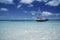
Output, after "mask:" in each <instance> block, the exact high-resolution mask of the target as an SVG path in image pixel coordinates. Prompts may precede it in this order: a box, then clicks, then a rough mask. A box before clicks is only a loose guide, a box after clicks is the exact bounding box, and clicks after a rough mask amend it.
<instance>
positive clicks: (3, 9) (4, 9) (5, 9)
mask: <svg viewBox="0 0 60 40" xmlns="http://www.w3.org/2000/svg"><path fill="white" fill-rule="evenodd" d="M0 11H8V9H7V8H1V9H0Z"/></svg>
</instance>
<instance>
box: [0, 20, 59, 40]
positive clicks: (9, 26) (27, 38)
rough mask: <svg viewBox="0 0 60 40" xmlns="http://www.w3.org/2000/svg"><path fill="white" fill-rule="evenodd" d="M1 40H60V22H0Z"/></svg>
mask: <svg viewBox="0 0 60 40" xmlns="http://www.w3.org/2000/svg"><path fill="white" fill-rule="evenodd" d="M0 40H60V21H47V22H36V21H0Z"/></svg>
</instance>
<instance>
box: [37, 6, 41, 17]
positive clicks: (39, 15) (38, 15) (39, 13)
mask: <svg viewBox="0 0 60 40" xmlns="http://www.w3.org/2000/svg"><path fill="white" fill-rule="evenodd" d="M37 17H39V18H41V10H40V7H39V8H38V11H37Z"/></svg>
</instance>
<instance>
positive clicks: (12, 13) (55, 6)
mask: <svg viewBox="0 0 60 40" xmlns="http://www.w3.org/2000/svg"><path fill="white" fill-rule="evenodd" d="M38 9H40V11H41V17H43V18H48V19H60V18H59V17H60V0H0V20H11V19H13V20H21V19H23V20H25V19H28V20H30V19H34V18H35V16H36V14H37V13H36V12H37V10H38Z"/></svg>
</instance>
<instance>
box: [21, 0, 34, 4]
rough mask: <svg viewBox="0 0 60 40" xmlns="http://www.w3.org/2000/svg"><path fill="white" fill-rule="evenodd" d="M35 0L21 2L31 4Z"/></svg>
mask: <svg viewBox="0 0 60 40" xmlns="http://www.w3.org/2000/svg"><path fill="white" fill-rule="evenodd" d="M33 1H34V0H21V1H20V3H25V4H31V3H32V2H33Z"/></svg>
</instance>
